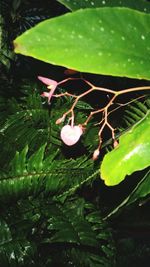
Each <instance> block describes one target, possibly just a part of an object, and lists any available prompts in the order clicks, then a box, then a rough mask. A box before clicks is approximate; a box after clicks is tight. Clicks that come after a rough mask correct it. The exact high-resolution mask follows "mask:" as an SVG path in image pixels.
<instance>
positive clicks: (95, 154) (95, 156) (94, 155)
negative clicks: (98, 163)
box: [92, 148, 100, 160]
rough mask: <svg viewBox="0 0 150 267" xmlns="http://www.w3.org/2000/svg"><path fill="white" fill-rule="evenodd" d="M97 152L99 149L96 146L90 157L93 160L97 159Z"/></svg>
mask: <svg viewBox="0 0 150 267" xmlns="http://www.w3.org/2000/svg"><path fill="white" fill-rule="evenodd" d="M99 154H100V151H99V149H98V148H97V149H96V150H95V151H94V153H93V157H92V159H93V160H97V159H98V156H99Z"/></svg>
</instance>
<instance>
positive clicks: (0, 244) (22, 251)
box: [0, 220, 34, 267]
mask: <svg viewBox="0 0 150 267" xmlns="http://www.w3.org/2000/svg"><path fill="white" fill-rule="evenodd" d="M33 251H34V250H33V248H32V245H31V243H30V242H29V241H27V240H26V239H24V238H22V237H21V236H20V237H13V236H12V233H11V231H10V228H9V226H8V224H7V223H6V222H5V221H4V220H0V266H6V267H9V266H12V267H17V266H25V262H26V261H27V260H29V259H30V260H31V256H32V254H33Z"/></svg>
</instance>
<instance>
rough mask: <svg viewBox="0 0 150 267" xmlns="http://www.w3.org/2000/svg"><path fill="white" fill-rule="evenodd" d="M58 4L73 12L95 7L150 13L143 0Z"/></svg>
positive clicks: (98, 0) (62, 0)
mask: <svg viewBox="0 0 150 267" xmlns="http://www.w3.org/2000/svg"><path fill="white" fill-rule="evenodd" d="M58 2H60V3H62V4H64V5H65V6H66V7H68V8H69V9H71V10H72V11H75V10H77V9H80V8H96V7H106V6H109V7H129V8H133V9H137V10H140V11H144V12H147V13H149V12H150V5H149V3H147V2H145V1H144V0H138V1H134V0H130V1H127V0H121V1H120V0H113V1H111V0H92V1H91V0H82V1H78V0H74V1H71V0H58Z"/></svg>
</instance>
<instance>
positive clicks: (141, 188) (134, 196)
mask: <svg viewBox="0 0 150 267" xmlns="http://www.w3.org/2000/svg"><path fill="white" fill-rule="evenodd" d="M149 195H150V171H148V172H147V173H146V175H145V176H144V177H143V179H142V180H141V181H140V182H139V183H138V184H137V186H136V188H135V189H134V190H133V191H132V192H131V193H130V195H129V196H128V197H127V198H126V199H125V200H124V201H123V202H121V204H119V205H118V206H117V207H116V208H115V209H114V210H113V211H111V212H110V213H109V214H108V215H107V218H108V217H111V216H112V215H114V214H116V213H117V212H118V211H120V210H121V209H122V208H123V207H124V206H129V205H131V204H132V203H134V202H136V201H140V200H141V199H143V198H145V197H149Z"/></svg>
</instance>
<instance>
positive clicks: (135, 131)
mask: <svg viewBox="0 0 150 267" xmlns="http://www.w3.org/2000/svg"><path fill="white" fill-rule="evenodd" d="M149 133H150V112H149V113H148V114H147V115H146V116H145V117H144V118H143V119H142V120H141V121H140V122H138V123H137V124H135V126H134V127H133V128H132V129H131V130H130V131H128V132H126V133H125V134H123V135H122V136H121V137H120V139H119V146H118V147H117V148H116V149H114V150H112V151H111V152H109V153H107V154H106V155H105V157H104V159H103V161H102V164H101V168H100V171H101V177H102V179H103V180H104V182H105V184H106V185H108V186H113V185H117V184H119V183H120V182H121V181H123V180H124V178H125V176H126V175H130V174H132V173H133V172H135V171H138V170H142V169H144V168H146V167H148V166H149V165H150V138H149Z"/></svg>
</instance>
